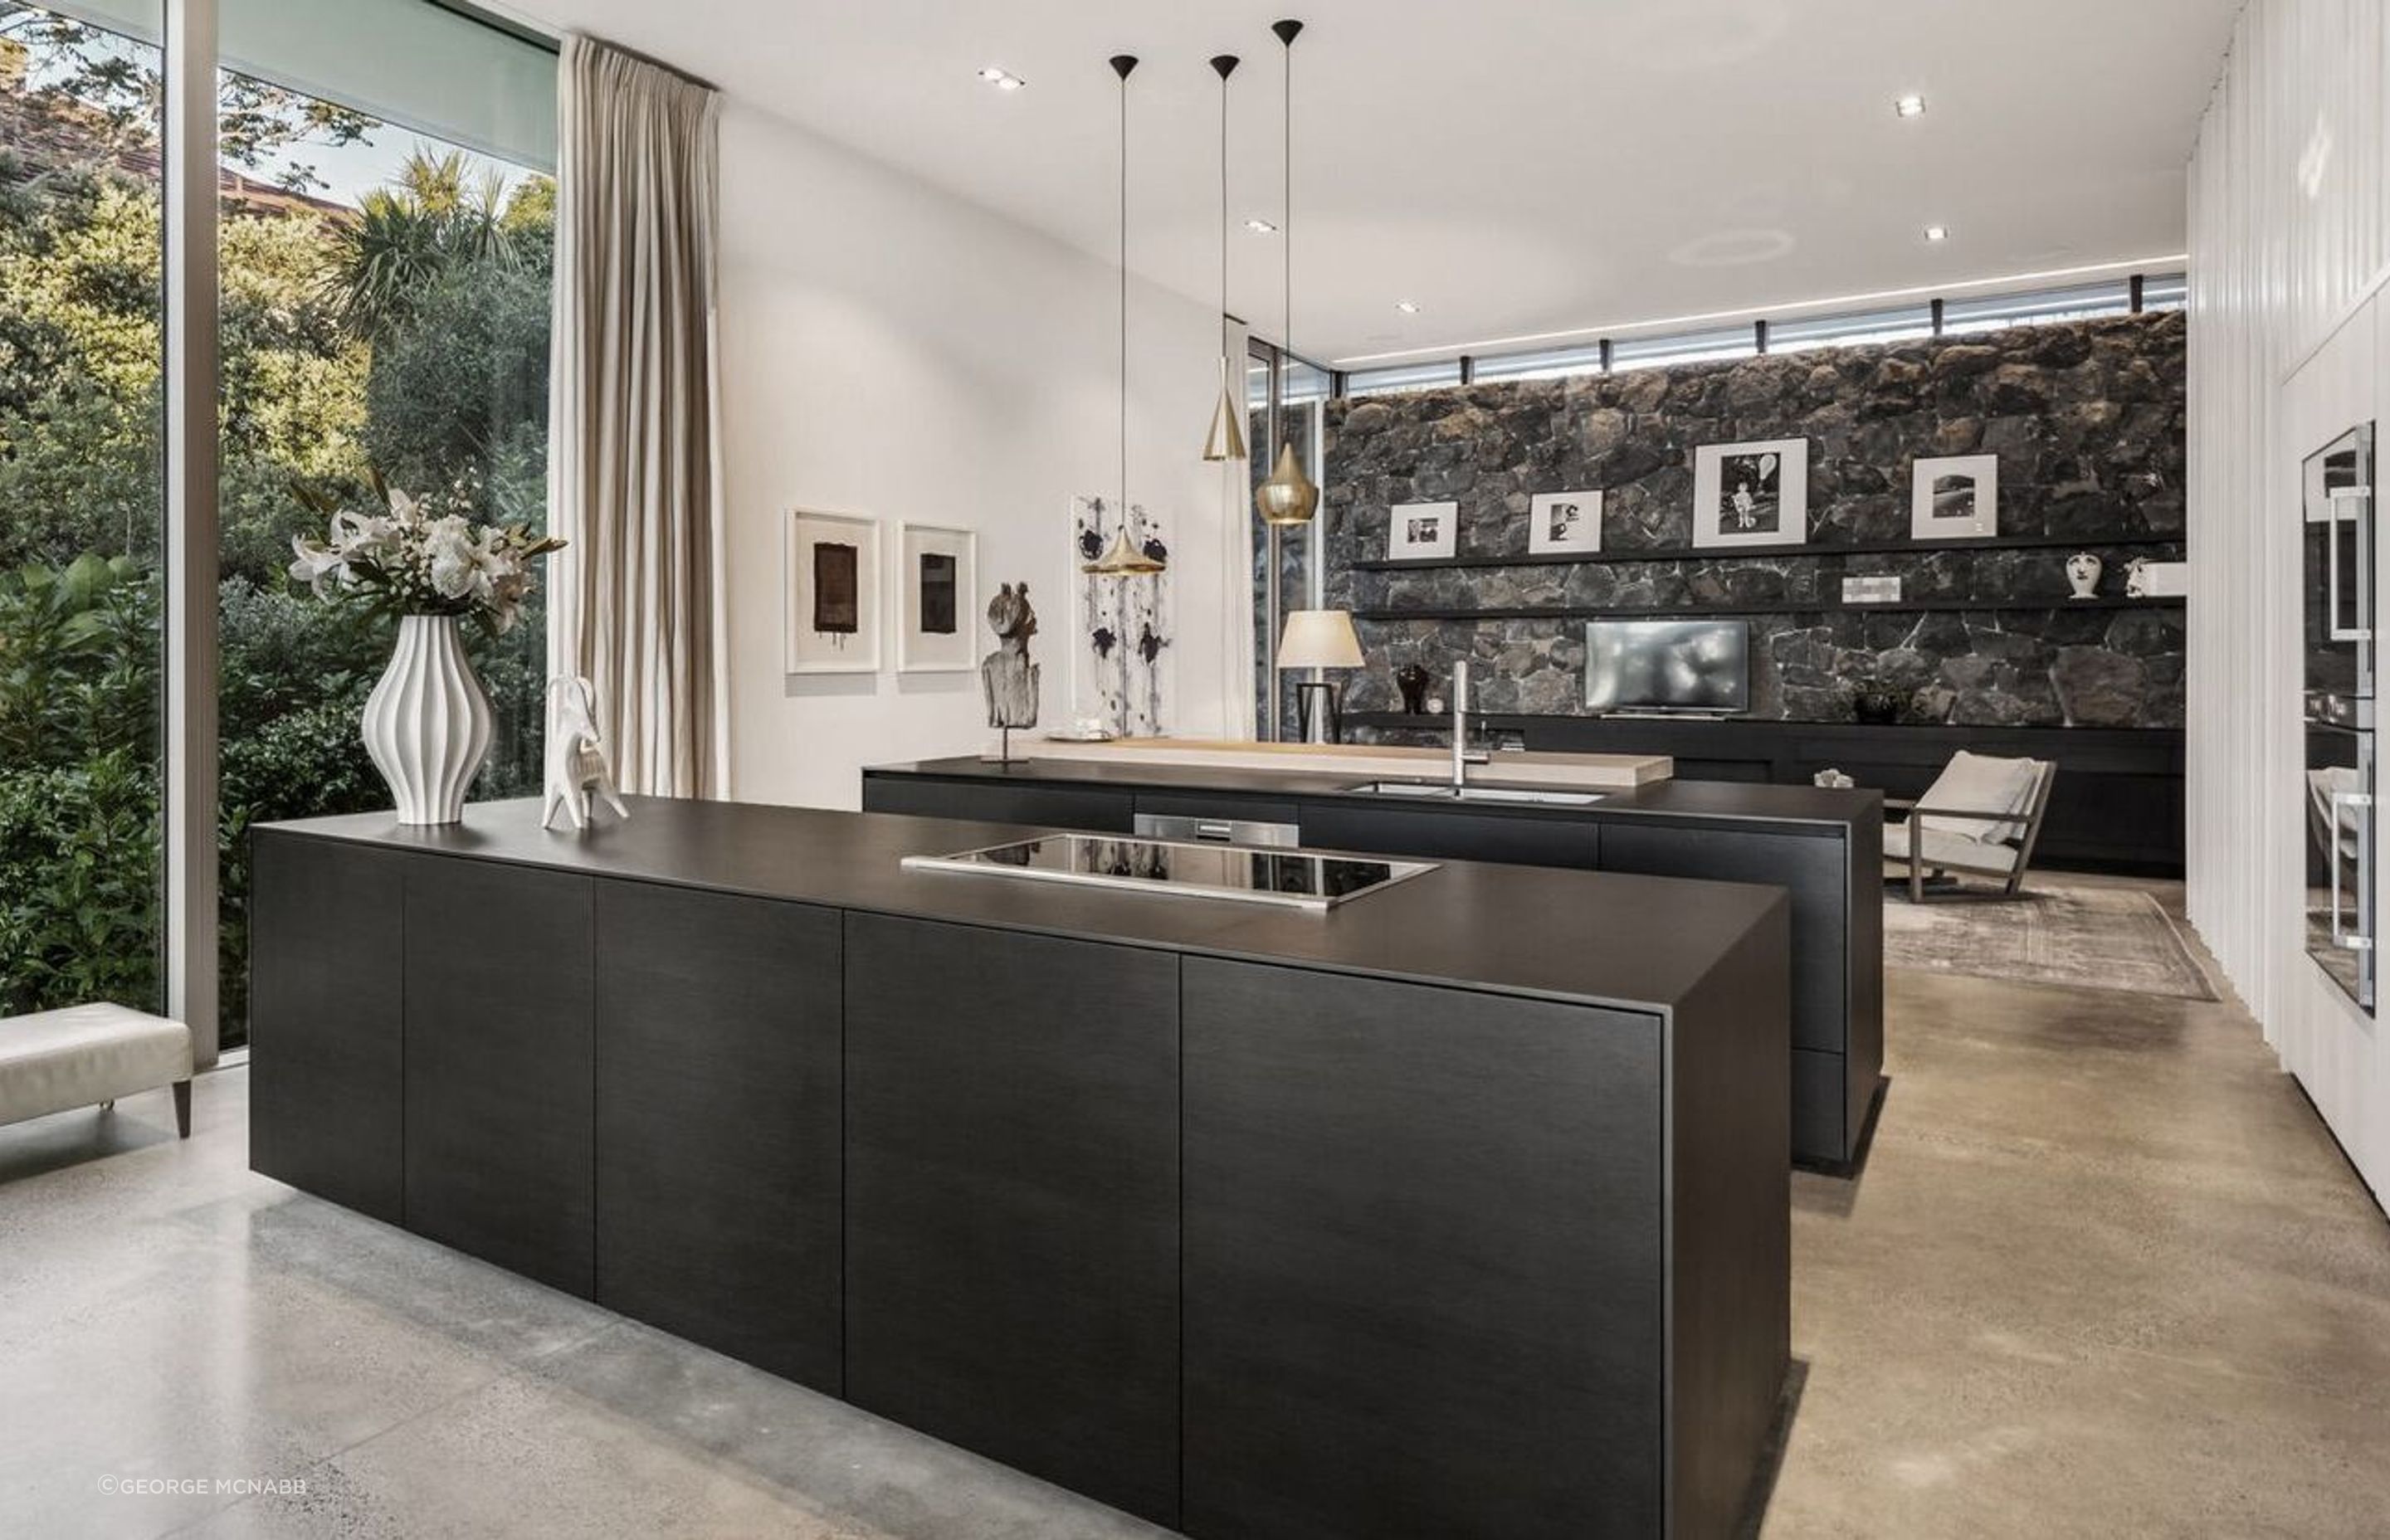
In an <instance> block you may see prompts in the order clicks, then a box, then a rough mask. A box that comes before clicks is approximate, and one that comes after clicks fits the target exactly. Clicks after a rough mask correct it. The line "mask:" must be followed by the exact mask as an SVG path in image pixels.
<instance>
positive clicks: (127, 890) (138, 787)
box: [0, 0, 164, 1012]
mask: <svg viewBox="0 0 2390 1540" xmlns="http://www.w3.org/2000/svg"><path fill="white" fill-rule="evenodd" d="M115 9H117V10H118V11H121V12H123V13H125V14H126V15H127V16H128V17H129V18H130V19H131V20H132V22H133V23H134V25H132V26H130V27H128V28H127V29H126V30H123V31H118V30H113V29H110V28H105V27H99V26H94V25H88V24H86V23H84V21H81V20H78V19H74V18H72V17H70V16H68V15H66V14H64V13H62V12H60V11H57V10H52V9H48V8H45V7H42V6H30V5H17V4H6V3H0V1012H18V1011H26V1010H34V1009H41V1008H45V1007H53V1006H60V1005H67V1004H71V1003H73V1002H76V1001H80V1000H89V999H115V1000H121V1001H123V1002H125V1003H127V1004H131V1005H135V1006H141V1007H149V1008H156V1007H157V1006H158V1005H159V1004H160V1002H161V1000H162V998H163V994H164V983H163V973H162V930H163V926H162V919H161V914H162V910H161V895H162V892H163V888H162V883H163V865H164V863H163V848H162V843H161V801H162V793H161V788H162V781H163V775H162V764H163V761H162V757H161V756H162V753H163V751H164V746H163V744H162V742H161V738H162V734H161V730H160V724H161V666H162V661H163V635H164V633H163V628H162V625H161V593H162V587H163V585H162V579H161V565H160V563H161V549H162V547H163V543H164V542H163V528H164V493H163V486H164V481H163V474H162V471H161V450H162V443H163V439H162V434H161V421H162V394H161V381H162V378H163V362H162V359H163V342H162V332H161V320H160V316H161V300H160V296H161V291H162V279H163V267H162V264H161V242H160V221H161V208H162V199H161V175H160V167H161V155H160V149H161V119H160V111H159V98H158V96H157V94H156V92H155V90H154V86H155V83H156V81H157V79H158V75H159V71H160V65H161V58H160V53H159V49H158V47H157V45H156V42H155V40H156V38H157V36H158V35H159V32H158V22H159V17H158V15H157V11H158V9H159V4H158V0H152V3H151V4H150V5H148V6H146V7H145V6H139V5H119V6H116V7H115ZM145 9H146V10H147V11H148V13H149V14H148V17H147V22H148V26H147V29H146V35H143V32H142V28H141V27H140V25H139V23H140V22H141V21H142V19H143V18H142V17H141V15H140V13H141V12H142V11H143V10H145Z"/></svg>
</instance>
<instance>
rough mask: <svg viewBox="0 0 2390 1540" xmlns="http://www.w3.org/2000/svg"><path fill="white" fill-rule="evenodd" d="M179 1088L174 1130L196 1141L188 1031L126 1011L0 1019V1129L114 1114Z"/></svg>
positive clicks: (76, 1009) (71, 1010) (77, 1010)
mask: <svg viewBox="0 0 2390 1540" xmlns="http://www.w3.org/2000/svg"><path fill="white" fill-rule="evenodd" d="M161 1085H172V1086H173V1088H174V1128H175V1131H176V1132H177V1133H179V1134H181V1135H182V1136H183V1137H185V1138H186V1139H187V1138H189V1137H190V1136H191V1029H190V1028H188V1027H186V1026H185V1025H183V1023H182V1022H180V1021H169V1020H166V1019H165V1018H164V1017H162V1016H151V1015H149V1014H148V1013H147V1012H144V1011H138V1010H131V1009H128V1008H126V1007H123V1006H109V1005H96V1006H69V1007H67V1008H66V1009H64V1010H45V1011H37V1012H35V1013H34V1014H33V1015H31V1016H0V1123H19V1122H21V1121H23V1120H24V1119H26V1118H38V1117H44V1116H46V1115H47V1114H49V1113H52V1112H63V1111H66V1110H68V1109H69V1108H73V1107H92V1106H111V1105H113V1104H114V1103H115V1101H116V1098H117V1097H129V1096H131V1095H133V1094H134V1093H135V1092H136V1091H154V1090H156V1089H157V1088H158V1087H159V1086H161Z"/></svg>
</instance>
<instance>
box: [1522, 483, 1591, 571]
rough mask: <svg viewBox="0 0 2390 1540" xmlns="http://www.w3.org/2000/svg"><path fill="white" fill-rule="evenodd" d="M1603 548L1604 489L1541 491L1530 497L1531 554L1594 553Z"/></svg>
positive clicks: (1528, 539) (1573, 554) (1528, 520)
mask: <svg viewBox="0 0 2390 1540" xmlns="http://www.w3.org/2000/svg"><path fill="white" fill-rule="evenodd" d="M1600 550H1601V493H1600V489H1598V488H1597V489H1596V490H1594V491H1591V492H1539V493H1537V494H1535V495H1534V496H1533V497H1531V498H1529V499H1528V500H1527V554H1528V555H1529V556H1593V555H1596V554H1598V553H1599V552H1600Z"/></svg>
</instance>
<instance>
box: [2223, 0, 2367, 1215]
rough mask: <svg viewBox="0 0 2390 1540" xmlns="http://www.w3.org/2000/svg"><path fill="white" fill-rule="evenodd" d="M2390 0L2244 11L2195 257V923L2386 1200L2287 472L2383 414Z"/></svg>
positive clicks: (2226, 78)
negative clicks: (2309, 721) (2323, 785)
mask: <svg viewBox="0 0 2390 1540" xmlns="http://www.w3.org/2000/svg"><path fill="white" fill-rule="evenodd" d="M2385 84H2390V27H2385V25H2384V6H2382V5H2381V3H2380V0H2251V4H2250V5H2249V6H2248V8H2247V10H2246V11H2245V12H2244V13H2243V14H2242V19H2241V23H2240V26H2239V28H2238V30H2237V32H2236V33H2235V35H2234V39H2233V45H2232V52H2231V55H2230V57H2229V59H2228V60H2227V61H2226V64H2225V68H2224V71H2223V74H2222V78H2221V79H2220V80H2219V81H2218V83H2217V89H2216V93H2215V96H2214V97H2213V99H2212V100H2211V101H2210V103H2209V106H2208V110H2207V114H2206V117H2205V119H2204V122H2203V123H2202V125H2201V129H2200V135H2199V143H2198V148H2197V151H2196V153H2195V155H2194V157H2193V159H2192V162H2191V246H2190V250H2191V413H2190V434H2191V444H2190V449H2191V487H2190V518H2191V563H2192V566H2191V607H2192V613H2193V615H2194V617H2195V621H2196V623H2195V624H2194V625H2193V626H2192V627H2191V635H2190V649H2191V651H2190V688H2191V701H2190V764H2189V773H2190V786H2189V802H2188V807H2189V816H2190V828H2189V831H2188V832H2189V859H2190V878H2191V883H2190V904H2191V919H2192V921H2193V923H2194V924H2195V925H2197V927H2198V928H2199V930H2200V933H2201V935H2202V936H2203V937H2204V939H2205V940H2206V942H2207V943H2208V945H2209V947H2210V949H2211V950H2213V951H2214V952H2215V954H2216V956H2217V959H2218V961H2220V962H2221V963H2222V964H2223V966H2224V969H2225V971H2226V973H2227V974H2228V975H2229V978H2230V980H2231V982H2232V984H2233V986H2234V988H2235V989H2237V990H2238V991H2239V992H2240V994H2241V995H2242V998H2243V999H2244V1000H2245V1001H2246V1002H2247V1003H2248V1005H2249V1007H2250V1008H2251V1009H2252V1010H2253V1011H2255V1013H2256V1014H2257V1016H2258V1017H2259V1019H2260V1020H2262V1021H2263V1022H2264V1023H2265V1027H2266V1034H2267V1037H2268V1040H2269V1041H2270V1042H2271V1043H2273V1045H2274V1046H2275V1047H2276V1049H2277V1051H2278V1052H2280V1054H2281V1058H2282V1062H2283V1065H2284V1067H2285V1068H2286V1069H2288V1070H2290V1071H2291V1072H2293V1073H2294V1074H2295V1075H2297V1076H2298V1077H2299V1080H2300V1083H2301V1084H2302V1085H2303V1086H2305V1088H2306V1091H2307V1094H2308V1095H2309V1096H2310V1097H2313V1098H2314V1100H2315V1102H2316V1105H2317V1107H2318V1109H2319V1110H2320V1111H2321V1112H2322V1113H2323V1115H2324V1117H2325V1119H2326V1121H2327V1122H2329V1123H2331V1125H2332V1129H2333V1131H2334V1133H2335V1134H2337V1135H2338V1136H2339V1138H2340V1140H2341V1142H2342V1144H2343V1145H2344V1146H2345V1148H2346V1149H2348V1151H2349V1154H2350V1157H2351V1158H2352V1159H2353V1160H2354V1161H2356V1162H2357V1164H2358V1169H2359V1170H2360V1171H2361V1172H2363V1173H2364V1174H2365V1176H2366V1179H2367V1180H2368V1181H2369V1182H2370V1183H2371V1185H2372V1187H2373V1188H2374V1190H2375V1191H2376V1192H2377V1193H2384V1192H2390V1048H2385V1046H2384V1034H2383V1031H2382V1029H2381V1027H2380V1026H2379V1025H2378V1024H2377V1023H2375V1022H2373V1021H2371V1020H2367V1019H2366V1018H2365V1017H2364V1016H2362V1015H2361V1014H2360V1013H2359V1012H2358V1011H2357V1010H2355V1009H2354V1008H2353V1007H2350V1006H2349V1005H2348V1004H2347V1003H2346V1001H2345V999H2344V998H2343V997H2342V996H2340V995H2338V994H2337V993H2336V992H2335V991H2333V990H2332V987H2331V986H2330V985H2329V984H2328V983H2326V982H2324V980H2323V978H2322V976H2321V974H2320V973H2319V970H2318V969H2316V967H2315V965H2314V964H2313V963H2312V962H2310V961H2309V960H2308V959H2307V957H2306V954H2305V952H2304V949H2303V947H2304V935H2303V928H2302V924H2301V920H2300V909H2301V902H2302V897H2303V891H2302V890H2303V882H2304V867H2303V862H2302V850H2303V841H2305V839H2306V829H2305V823H2304V819H2305V813H2304V804H2303V802H2302V799H2303V797H2304V795H2305V780H2304V774H2303V745H2302V743H2301V737H2300V727H2299V688H2300V659H2299V637H2300V619H2301V617H2300V603H2301V596H2300V589H2299V584H2300V571H2299V563H2300V545H2299V528H2300V511H2299V494H2300V485H2299V463H2300V461H2301V460H2302V459H2303V458H2304V457H2305V456H2306V455H2307V454H2308V453H2309V452H2311V451H2312V450H2314V449H2316V448H2319V447H2320V446H2321V445H2322V444H2324V443H2326V442H2328V441H2329V440H2331V439H2332V438H2333V437H2334V436H2336V435H2337V434H2338V433H2340V432H2341V431H2343V430H2345V429H2346V428H2348V427H2349V426H2351V425H2352V424H2355V423H2358V422H2360V421H2365V420H2368V419H2371V418H2375V417H2379V416H2380V408H2381V407H2382V405H2383V404H2385V402H2390V392H2385V391H2384V366H2385V364H2390V353H2385V350H2384V339H2383V337H2382V335H2381V333H2382V329H2383V319H2382V316H2381V315H2380V314H2377V313H2378V312H2379V310H2380V308H2381V305H2382V301H2381V299H2380V289H2381V286H2382V279H2383V276H2384V264H2385V261H2390V115H2385V112H2384V107H2383V93H2384V86H2385ZM2378 476H2379V468H2377V478H2378ZM2383 558H2384V553H2382V552H2377V564H2378V569H2379V570H2377V572H2376V574H2375V582H2376V592H2390V587H2385V586H2384V580H2385V579H2386V578H2390V560H2384V559H2383ZM2378 897H2379V895H2378V894H2377V899H2378Z"/></svg>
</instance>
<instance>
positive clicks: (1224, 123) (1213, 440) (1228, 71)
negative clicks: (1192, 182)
mask: <svg viewBox="0 0 2390 1540" xmlns="http://www.w3.org/2000/svg"><path fill="white" fill-rule="evenodd" d="M1212 68H1213V70H1214V71H1215V72H1216V73H1217V74H1218V75H1219V77H1220V399H1219V402H1218V404H1215V405H1214V407H1213V408H1212V430H1211V431H1210V432H1209V433H1207V434H1205V435H1204V436H1203V457H1204V458H1205V459H1207V460H1241V459H1243V458H1244V457H1245V424H1244V417H1245V413H1244V408H1243V407H1242V406H1241V405H1240V404H1238V402H1237V398H1236V394H1235V392H1234V391H1231V390H1230V389H1229V381H1230V379H1231V377H1230V374H1229V371H1228V77H1229V76H1230V75H1232V74H1234V73H1236V70H1237V56H1236V55H1234V54H1221V55H1218V56H1217V57H1215V58H1214V59H1213V60H1212Z"/></svg>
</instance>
